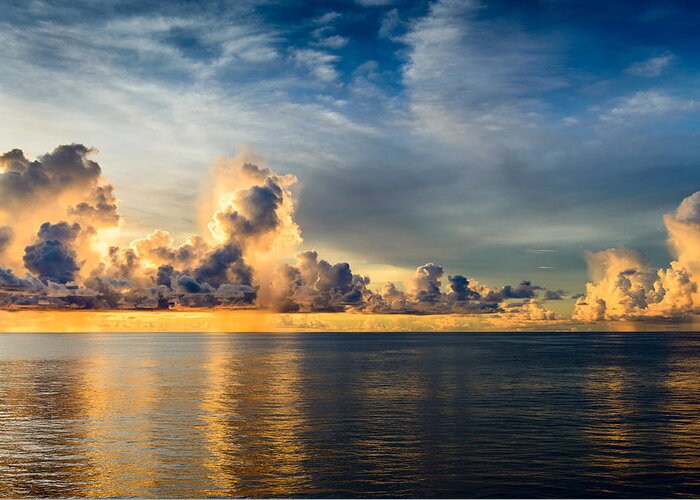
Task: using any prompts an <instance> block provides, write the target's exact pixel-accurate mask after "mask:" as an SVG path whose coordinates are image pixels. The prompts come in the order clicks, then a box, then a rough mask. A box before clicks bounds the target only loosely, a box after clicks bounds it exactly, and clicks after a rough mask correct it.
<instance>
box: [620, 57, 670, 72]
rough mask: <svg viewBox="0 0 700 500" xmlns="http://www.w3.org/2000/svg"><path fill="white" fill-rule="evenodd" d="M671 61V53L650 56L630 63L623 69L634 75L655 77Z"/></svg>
mask: <svg viewBox="0 0 700 500" xmlns="http://www.w3.org/2000/svg"><path fill="white" fill-rule="evenodd" d="M672 61H673V56H672V55H671V54H665V55H662V56H656V57H650V58H649V59H646V60H644V61H638V62H635V63H633V64H631V65H630V66H629V67H627V69H625V72H626V73H628V74H630V75H634V76H645V77H655V76H659V75H661V73H663V71H664V70H665V69H666V68H667V67H668V66H669V65H670V64H671V62H672Z"/></svg>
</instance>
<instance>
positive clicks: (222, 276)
mask: <svg viewBox="0 0 700 500" xmlns="http://www.w3.org/2000/svg"><path fill="white" fill-rule="evenodd" d="M194 278H195V279H196V280H197V281H198V282H200V283H208V284H209V285H211V286H213V287H219V286H220V285H222V284H224V283H234V284H242V285H251V284H252V282H253V271H252V269H251V268H250V266H248V265H247V264H246V263H245V262H244V261H243V258H242V252H241V249H240V247H238V246H237V245H235V244H233V243H229V244H226V245H223V246H221V247H219V248H217V249H216V250H214V251H212V252H211V253H209V254H208V255H207V256H206V257H205V258H204V260H203V261H202V263H201V264H200V265H199V267H197V268H196V269H195V270H194Z"/></svg>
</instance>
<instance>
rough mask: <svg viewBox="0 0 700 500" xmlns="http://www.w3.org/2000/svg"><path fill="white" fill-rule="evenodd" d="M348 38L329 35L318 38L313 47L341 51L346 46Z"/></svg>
mask: <svg viewBox="0 0 700 500" xmlns="http://www.w3.org/2000/svg"><path fill="white" fill-rule="evenodd" d="M348 41H349V40H348V38H347V37H344V36H341V35H331V36H327V37H323V38H320V39H319V40H318V41H317V42H315V43H314V45H317V46H319V47H325V48H328V49H342V48H343V47H345V46H346V45H347V44H348Z"/></svg>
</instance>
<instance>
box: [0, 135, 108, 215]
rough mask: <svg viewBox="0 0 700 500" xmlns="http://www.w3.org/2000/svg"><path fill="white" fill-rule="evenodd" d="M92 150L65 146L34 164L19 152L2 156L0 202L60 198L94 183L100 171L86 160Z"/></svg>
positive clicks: (15, 150)
mask: <svg viewBox="0 0 700 500" xmlns="http://www.w3.org/2000/svg"><path fill="white" fill-rule="evenodd" d="M91 151H92V150H91V149H89V148H87V147H86V146H83V145H82V144H70V145H63V146H58V147H57V148H56V149H54V150H53V151H52V152H51V153H47V154H45V155H42V156H40V157H39V158H38V159H37V160H35V161H29V160H28V159H27V158H26V157H25V156H24V153H23V152H22V150H20V149H13V150H12V151H10V152H8V153H5V154H3V155H2V156H0V167H2V169H3V170H4V172H3V173H0V199H2V200H3V203H4V204H6V205H16V204H22V203H24V202H26V201H27V200H29V199H35V198H36V197H37V196H39V195H42V194H46V193H49V194H50V195H51V196H52V197H57V196H59V195H60V194H61V193H62V192H64V191H66V190H68V189H72V188H79V187H89V186H91V185H92V184H95V183H96V182H97V180H98V178H99V177H100V174H101V170H100V166H99V165H98V164H97V163H96V162H94V161H92V160H89V159H88V158H87V156H88V154H89V153H90V152H91Z"/></svg>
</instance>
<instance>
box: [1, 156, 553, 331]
mask: <svg viewBox="0 0 700 500" xmlns="http://www.w3.org/2000/svg"><path fill="white" fill-rule="evenodd" d="M91 152H92V150H91V149H90V148H87V147H85V146H82V145H76V144H74V145H69V146H59V147H58V148H56V150H54V152H52V153H49V154H46V155H43V156H40V157H39V159H38V160H35V161H34V162H30V161H29V160H27V159H26V157H25V156H24V154H23V153H22V152H21V151H20V150H13V151H11V152H9V153H7V154H5V155H3V156H2V162H3V163H2V165H3V169H4V170H3V173H2V174H0V175H2V176H3V177H2V178H1V182H2V183H3V189H4V190H5V192H7V193H9V194H10V195H11V196H13V197H14V198H13V199H15V200H18V201H17V208H16V209H8V208H7V207H4V210H5V211H4V212H3V214H4V215H5V216H6V217H5V218H3V221H8V223H10V224H12V222H13V220H14V219H13V218H12V217H9V216H10V215H15V214H19V216H20V218H22V221H23V222H27V221H40V222H36V225H34V230H33V234H32V235H31V238H29V239H28V240H27V239H26V238H25V237H23V238H21V239H20V241H25V245H24V247H23V248H22V249H21V252H22V253H21V258H20V259H15V260H19V261H20V263H21V266H18V268H17V269H12V268H6V267H1V268H0V305H1V306H2V307H24V306H31V307H48V308H63V307H70V308H105V309H124V308H127V309H158V308H173V307H175V308H183V307H184V308H191V307H260V308H266V309H272V310H277V311H286V312H296V311H301V312H316V311H329V312H335V311H354V312H364V313H373V312H375V313H414V314H443V313H461V314H471V313H494V312H497V313H500V314H507V315H509V314H512V315H518V316H523V317H524V315H526V313H527V314H529V316H528V317H530V316H532V317H533V318H534V319H548V318H550V317H551V315H550V314H549V312H542V311H546V310H545V309H543V308H542V307H541V306H539V305H538V304H536V302H535V301H534V299H535V298H536V296H537V292H538V291H540V290H542V288H541V287H539V286H537V285H534V284H532V283H531V282H530V281H527V280H525V281H522V282H521V283H519V284H518V285H515V286H512V285H506V286H504V287H502V288H489V287H487V286H484V285H481V284H479V283H478V282H476V281H474V280H471V279H469V278H467V277H465V276H462V275H459V274H455V275H447V277H446V279H445V271H444V269H443V267H442V266H440V265H437V264H434V263H427V264H424V265H422V266H419V267H418V268H417V269H416V271H415V273H414V274H413V275H412V276H410V277H408V279H407V280H406V282H405V291H402V290H400V289H398V288H397V286H396V285H394V284H393V283H386V284H384V286H383V287H382V289H381V290H376V289H372V288H371V285H372V283H371V281H370V278H369V277H368V276H364V275H360V274H357V273H354V272H353V270H352V268H351V266H350V264H349V263H348V262H338V263H331V262H328V261H327V260H325V259H323V258H321V257H320V256H319V255H318V253H317V252H316V251H313V250H306V251H299V250H300V245H301V243H302V238H301V230H300V228H299V226H298V225H297V224H296V222H295V221H294V211H295V206H296V191H295V188H294V186H295V184H296V181H297V179H296V177H294V176H292V175H280V174H277V173H275V172H273V171H272V170H271V169H270V168H268V167H266V166H265V165H264V161H263V159H262V158H260V157H258V156H256V155H255V154H253V153H252V152H250V151H248V150H245V149H244V150H243V151H242V152H241V154H240V155H238V156H236V157H235V158H232V159H227V158H221V159H219V160H218V161H217V162H216V164H215V165H214V166H213V167H212V168H211V170H210V173H211V181H210V182H209V183H208V184H206V185H205V186H204V187H203V189H202V193H201V199H200V204H199V205H200V206H199V210H200V213H199V216H200V221H201V227H202V229H203V230H204V233H203V234H202V235H196V234H192V235H189V236H188V237H187V238H186V239H185V240H184V242H182V243H180V244H177V243H176V242H175V239H174V238H173V237H172V236H171V234H170V233H169V232H168V231H165V230H163V229H156V230H154V231H152V232H151V233H150V234H148V235H146V236H145V237H143V238H137V239H135V240H133V241H132V242H131V243H129V244H128V245H125V246H114V245H111V246H109V245H107V246H105V245H101V246H100V245H94V243H95V239H96V238H99V236H100V231H101V230H104V229H106V228H111V227H118V224H119V222H120V216H119V211H118V206H117V200H116V197H115V194H114V188H113V186H112V185H111V184H109V183H107V182H105V180H104V179H103V178H102V173H101V169H100V167H99V165H98V164H97V163H96V162H94V161H93V160H90V159H89V158H88V155H89V154H91ZM35 184H36V185H35ZM47 190H54V191H55V193H57V195H58V198H52V199H54V200H55V201H54V202H53V203H49V205H50V208H51V211H50V213H49V212H45V211H42V210H41V209H39V213H29V212H30V210H29V209H28V208H27V207H34V206H39V207H42V204H34V203H29V201H30V200H31V201H32V202H35V201H37V200H38V199H39V198H40V197H43V196H45V195H46V193H47V192H48V191H47ZM20 201H21V203H20ZM12 210H14V212H13V211H12ZM27 226H28V225H27V224H24V225H23V226H22V230H23V231H24V230H26V227H27ZM29 227H31V225H29ZM16 232H17V226H16V225H7V226H2V227H0V251H2V250H3V249H6V251H5V252H4V255H8V253H11V251H12V249H13V248H12V245H14V243H15V240H16V239H17V235H16ZM290 255H294V261H293V263H290V261H291V260H290V258H289V256H290ZM3 259H4V258H3ZM9 260H10V261H11V260H12V259H9ZM17 271H21V272H24V273H26V275H25V277H24V278H20V277H19V276H20V275H21V272H17ZM443 281H445V283H446V285H447V286H446V289H445V290H444V291H443V289H442V287H443ZM522 301H524V302H522Z"/></svg>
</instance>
